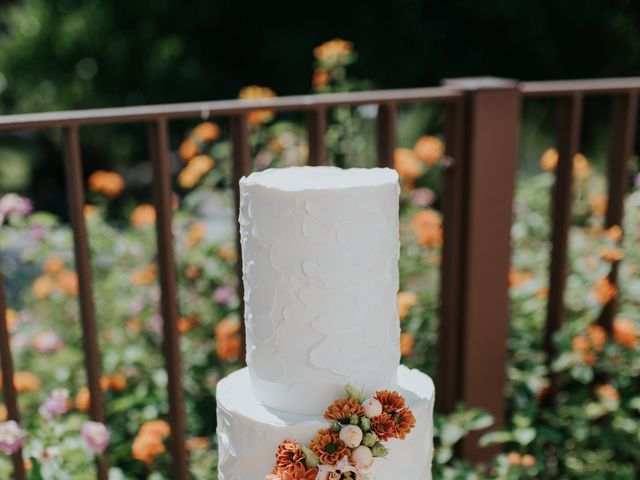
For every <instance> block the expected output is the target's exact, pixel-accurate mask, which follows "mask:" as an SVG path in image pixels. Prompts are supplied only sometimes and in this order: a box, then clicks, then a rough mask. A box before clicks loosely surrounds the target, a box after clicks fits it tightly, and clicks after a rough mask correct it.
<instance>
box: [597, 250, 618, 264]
mask: <svg viewBox="0 0 640 480" xmlns="http://www.w3.org/2000/svg"><path fill="white" fill-rule="evenodd" d="M600 256H601V257H602V259H603V260H604V261H605V262H609V263H614V262H619V261H620V260H622V259H623V258H624V250H623V249H621V248H603V249H602V250H601V251H600Z"/></svg>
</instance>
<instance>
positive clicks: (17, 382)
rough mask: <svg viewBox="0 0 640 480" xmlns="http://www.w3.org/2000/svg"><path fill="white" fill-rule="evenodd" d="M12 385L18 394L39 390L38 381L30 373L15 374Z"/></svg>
mask: <svg viewBox="0 0 640 480" xmlns="http://www.w3.org/2000/svg"><path fill="white" fill-rule="evenodd" d="M13 384H14V386H15V387H16V391H17V392H18V393H23V392H35V391H37V390H39V389H40V380H38V378H37V377H36V376H35V375H34V374H33V373H31V372H16V373H15V374H14V375H13Z"/></svg>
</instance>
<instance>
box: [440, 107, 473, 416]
mask: <svg viewBox="0 0 640 480" xmlns="http://www.w3.org/2000/svg"><path fill="white" fill-rule="evenodd" d="M464 114H465V103H464V101H463V100H462V99H459V100H456V101H454V102H450V103H447V104H445V105H444V136H445V142H446V157H445V159H444V164H443V165H442V168H443V172H442V177H443V189H442V190H443V191H442V210H443V212H442V213H443V229H444V241H443V246H442V266H441V270H440V323H439V327H438V373H437V379H438V395H437V396H436V409H437V411H438V412H440V413H451V412H453V411H454V410H455V406H456V402H457V401H458V400H460V398H461V393H462V392H461V383H460V380H461V379H462V352H461V351H460V349H461V346H462V345H461V342H460V339H461V338H462V330H463V325H462V315H461V309H462V307H463V305H462V302H460V300H459V298H460V285H462V283H463V280H462V279H463V272H462V265H463V264H464V260H463V255H464V248H463V247H464V235H465V233H464V231H463V229H464V227H465V224H466V219H465V213H466V212H465V210H464V208H463V205H464V194H465V186H464V185H465V182H464V176H465V168H467V166H466V165H465V164H464V158H465V157H464V145H465V143H464V120H465V118H464Z"/></svg>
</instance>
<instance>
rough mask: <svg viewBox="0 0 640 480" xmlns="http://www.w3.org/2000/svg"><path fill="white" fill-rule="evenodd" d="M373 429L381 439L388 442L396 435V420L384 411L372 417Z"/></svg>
mask: <svg viewBox="0 0 640 480" xmlns="http://www.w3.org/2000/svg"><path fill="white" fill-rule="evenodd" d="M371 430H373V433H375V434H376V435H377V436H378V439H379V440H380V441H382V442H386V441H387V440H389V439H390V438H394V437H395V436H396V422H395V421H394V419H393V417H392V416H391V415H389V414H388V413H384V412H383V413H381V414H380V415H378V416H377V417H373V418H372V419H371Z"/></svg>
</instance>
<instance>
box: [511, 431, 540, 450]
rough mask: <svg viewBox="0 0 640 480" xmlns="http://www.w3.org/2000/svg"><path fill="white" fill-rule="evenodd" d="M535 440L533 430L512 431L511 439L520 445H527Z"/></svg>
mask: <svg viewBox="0 0 640 480" xmlns="http://www.w3.org/2000/svg"><path fill="white" fill-rule="evenodd" d="M534 438H536V429H535V428H516V429H515V430H514V431H513V439H514V440H515V441H516V442H518V443H519V444H520V445H523V446H524V445H529V444H530V443H531V442H532V441H533V439H534Z"/></svg>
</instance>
